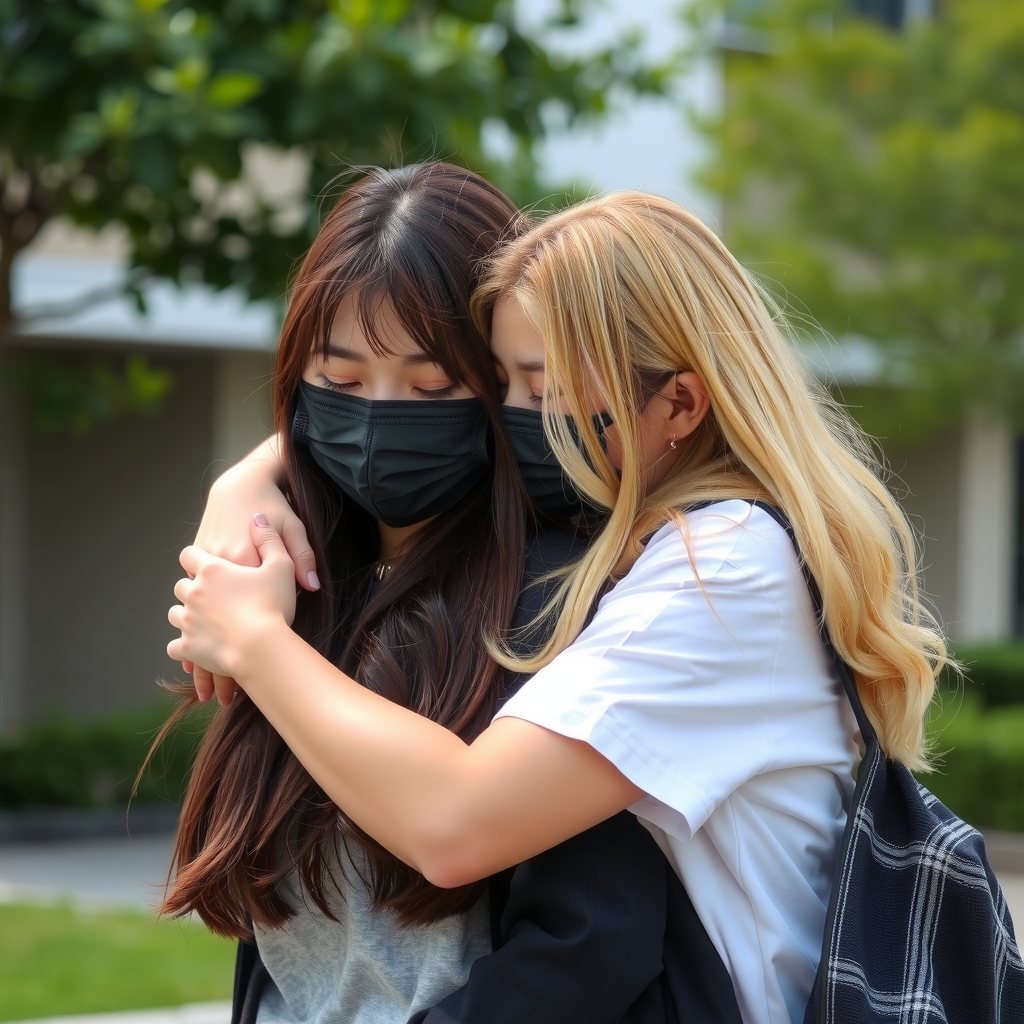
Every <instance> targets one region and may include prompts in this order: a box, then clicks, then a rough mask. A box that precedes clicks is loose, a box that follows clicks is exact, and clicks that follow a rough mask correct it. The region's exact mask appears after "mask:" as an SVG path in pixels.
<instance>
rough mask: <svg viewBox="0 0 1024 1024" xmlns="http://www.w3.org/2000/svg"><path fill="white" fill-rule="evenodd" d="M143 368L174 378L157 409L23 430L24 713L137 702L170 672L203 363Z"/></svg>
mask: <svg viewBox="0 0 1024 1024" xmlns="http://www.w3.org/2000/svg"><path fill="white" fill-rule="evenodd" d="M152 361H153V363H154V364H156V365H161V366H166V367H168V368H169V369H171V370H172V372H173V373H174V377H175V383H174V388H173V391H172V392H171V394H170V395H169V396H168V397H167V399H166V400H165V403H164V406H163V408H162V410H161V411H160V412H159V414H157V415H154V416H151V417H147V416H130V417H123V418H120V419H118V420H115V421H113V422H111V423H106V424H100V425H98V426H97V427H96V428H95V429H94V430H93V431H92V432H90V433H89V434H87V435H84V436H75V435H73V434H67V433H61V434H56V435H45V434H39V433H37V432H29V433H28V434H27V442H26V452H27V458H26V533H27V537H26V540H27V544H26V554H27V557H26V562H27V571H26V574H25V583H24V587H25V600H26V616H25V618H26V620H27V645H26V661H27V665H26V677H25V683H26V686H25V694H24V700H23V712H24V718H25V719H28V720H31V719H34V718H38V717H40V716H42V715H44V714H46V713H47V712H49V711H51V710H55V709H61V710H62V711H66V712H70V713H72V714H92V713H97V712H102V711H105V710H109V709H113V708H118V707H124V706H128V705H144V704H147V703H150V702H152V701H153V700H154V699H155V698H156V696H157V690H156V681H157V679H158V678H160V677H166V676H170V675H173V674H174V673H173V669H174V665H173V663H172V662H170V661H169V660H168V658H167V655H166V652H165V646H166V644H167V642H168V641H169V640H170V639H171V637H172V635H173V631H172V629H171V627H170V625H169V624H168V622H167V608H168V607H169V606H170V604H171V603H172V601H173V595H172V592H171V590H172V587H173V585H174V582H175V581H176V580H177V579H178V578H179V576H180V575H181V570H180V568H179V567H178V564H177V555H178V551H179V549H180V548H181V547H182V545H183V544H185V543H186V542H187V541H188V540H189V538H190V537H191V535H192V533H193V531H194V528H195V524H196V523H197V522H198V520H199V516H200V513H201V510H202V503H203V496H204V491H205V484H206V483H207V482H208V477H209V473H210V462H211V438H212V424H213V387H214V364H215V360H214V357H213V356H212V355H190V356H185V355H182V356H175V357H173V358H160V359H153V360H152Z"/></svg>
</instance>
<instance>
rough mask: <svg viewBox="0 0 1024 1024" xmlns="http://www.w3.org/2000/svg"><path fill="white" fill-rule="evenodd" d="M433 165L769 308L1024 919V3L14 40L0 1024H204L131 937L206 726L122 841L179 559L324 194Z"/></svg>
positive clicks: (124, 22)
mask: <svg viewBox="0 0 1024 1024" xmlns="http://www.w3.org/2000/svg"><path fill="white" fill-rule="evenodd" d="M431 158H444V159H449V160H453V161H455V162H458V163H463V164H465V165H466V166H469V167H472V168H474V169H476V170H479V171H481V172H483V173H484V174H486V175H487V176H488V177H490V178H491V180H493V181H494V182H495V183H496V184H498V185H499V186H500V187H502V188H504V189H506V190H507V191H508V192H509V194H510V195H512V196H513V197H514V198H515V199H516V200H517V201H518V202H519V203H521V204H523V205H531V206H533V207H535V208H541V209H543V208H555V207H558V206H562V205H565V204H567V203H571V202H573V201H575V200H578V199H580V198H583V197H585V196H587V195H590V194H594V193H597V192H602V191H607V190H612V189H621V188H640V189H644V190H647V191H651V192H656V193H659V194H662V195H666V196H669V197H670V198H672V199H674V200H676V201H678V202H680V203H682V204H684V205H686V206H688V207H689V208H691V209H693V210H695V211H696V212H697V213H698V214H699V215H700V216H701V217H703V218H704V219H705V220H707V221H708V222H709V223H711V224H712V225H713V226H714V227H715V228H716V229H717V230H719V231H720V232H721V233H722V234H723V235H724V237H725V238H726V240H727V242H728V244H729V245H730V247H731V248H732V249H733V251H734V252H735V253H736V255H737V256H738V257H739V258H740V259H741V260H742V261H743V262H744V264H745V265H746V266H747V267H748V268H750V269H751V270H752V271H753V272H754V273H755V274H757V275H758V276H759V277H760V278H761V280H762V281H763V282H764V283H765V285H766V286H767V287H768V288H769V289H770V290H771V291H772V292H773V293H774V294H775V295H776V296H777V298H778V299H779V301H780V303H781V304H782V306H783V307H784V308H785V310H786V311H787V313H788V315H789V317H790V319H791V321H792V323H793V325H794V332H793V333H794V337H793V343H794V344H795V345H797V346H798V347H799V349H800V351H801V353H802V355H803V356H804V358H805V359H806V360H807V362H808V365H809V366H810V367H811V368H812V369H813V371H814V372H815V373H816V374H818V375H819V377H820V378H821V379H822V380H823V381H824V382H825V383H826V384H827V385H828V386H829V387H830V388H831V389H833V391H834V393H835V394H836V395H837V397H838V398H839V399H840V400H841V401H842V402H843V403H844V404H846V405H847V407H848V408H849V409H850V410H851V412H852V413H853V414H854V415H855V416H856V417H857V418H858V419H859V420H860V421H861V422H862V423H863V425H864V426H865V427H866V428H867V430H868V431H869V432H870V433H871V434H872V436H874V437H875V438H877V440H878V445H879V450H880V452H881V454H882V455H883V457H884V459H885V460H886V463H887V464H888V466H889V468H890V470H891V478H890V481H889V482H890V486H891V487H892V489H893V491H894V493H895V494H896V495H897V496H898V497H899V498H900V500H901V501H902V502H903V503H904V506H905V507H906V509H907V510H908V512H909V513H910V515H911V516H912V519H913V522H914V525H915V527H916V529H917V531H918V533H919V539H920V543H921V551H922V560H923V566H924V580H925V587H926V590H927V597H928V600H929V602H930V603H931V605H932V606H933V608H934V609H935V611H936V613H937V615H938V616H939V618H940V620H941V621H942V622H943V624H944V626H945V628H946V629H947V631H948V632H949V634H950V636H951V637H952V638H953V641H954V645H955V648H956V651H957V653H958V654H959V655H960V656H961V657H962V658H963V659H964V660H965V661H966V662H967V663H968V679H967V680H966V682H965V683H964V684H963V685H959V684H955V683H954V681H951V680H944V681H943V686H942V687H941V689H940V697H939V700H938V701H937V703H936V708H935V711H934V713H933V716H932V720H931V723H930V729H931V730H932V731H933V733H934V734H935V737H936V738H935V746H936V749H937V750H938V751H940V752H941V754H942V756H941V758H940V768H939V771H938V772H937V773H935V774H932V775H930V776H929V777H928V778H927V779H926V780H925V781H926V784H927V785H928V786H929V787H930V788H932V789H933V790H934V791H935V792H936V793H937V794H938V795H939V796H940V797H941V798H942V799H943V800H944V801H945V802H947V803H948V804H949V805H950V806H951V807H953V809H954V810H956V811H957V812H958V813H959V814H961V815H962V816H963V817H965V818H967V819H968V820H969V821H971V822H972V823H974V824H976V825H978V826H979V827H981V828H983V829H984V830H986V832H987V834H988V835H989V841H990V849H991V852H992V856H993V860H994V863H995V866H996V868H997V871H998V872H999V873H1000V875H1001V877H1002V878H1003V879H1004V881H1005V883H1006V888H1007V892H1008V896H1009V898H1010V901H1011V906H1014V907H1017V908H1019V909H1018V910H1017V917H1018V919H1021V918H1024V843H1022V841H1021V840H1020V839H1019V838H1018V836H1017V834H1018V833H1024V5H1022V4H1021V3H1020V2H1019V0H641V2H639V3H637V2H635V0H632V2H631V0H505V2H499V0H221V2H209V3H205V2H198V0H0V904H2V905H0V1021H10V1020H22V1019H29V1018H40V1017H50V1016H55V1015H66V1014H74V1013H84V1012H100V1011H116V1010H134V1009H138V1008H168V1007H177V1006H180V1005H182V1004H189V1006H190V1008H189V1009H187V1010H183V1011H177V1013H176V1014H168V1013H165V1014H164V1015H163V1016H162V1017H160V1020H161V1021H163V1020H164V1019H165V1018H166V1019H167V1020H170V1019H171V1017H173V1018H174V1019H175V1020H185V1019H186V1018H187V1019H188V1020H190V1021H192V1022H195V1024H199V1022H200V1021H203V1022H205V1021H206V1020H207V1019H208V1018H209V1019H210V1020H211V1021H220V1020H222V1019H224V1018H223V1014H224V1006H223V1003H222V1002H221V1001H222V1000H224V999H226V998H227V997H228V996H229V994H230V981H231V976H230V975H231V962H232V957H233V950H232V948H231V946H230V944H229V943H226V942H223V941H221V940H219V939H216V938H214V937H212V936H210V935H208V934H207V933H205V932H204V931H203V930H202V929H201V928H200V927H199V926H198V925H197V924H195V923H188V924H186V925H181V924H178V923H173V922H163V923H160V924H159V925H158V924H157V923H155V922H154V921H153V919H152V917H151V916H148V915H147V914H146V912H145V907H146V905H147V904H148V903H152V902H153V900H154V898H155V892H156V890H155V889H153V888H146V886H145V885H144V884H143V883H158V882H160V881H161V880H162V878H163V876H164V875H165V873H166V867H167V857H168V853H169V848H170V839H169V833H170V830H171V829H173V823H174V820H175V813H176V803H177V801H178V799H179V797H180V792H181V785H182V779H183V778H184V776H185V773H186V772H187V767H188V761H189V757H190V754H191V751H192V750H193V749H194V745H195V741H196V738H197V736H198V735H199V734H200V732H201V730H202V725H203V722H202V718H201V716H200V717H199V718H198V719H197V720H195V721H193V722H191V723H189V724H188V725H186V726H185V727H184V728H182V729H180V730H179V731H178V733H176V734H175V736H174V737H173V738H172V740H171V741H170V742H169V743H168V744H167V745H166V746H165V748H164V749H163V750H162V752H161V753H160V754H159V755H158V757H157V758H156V760H155V763H154V765H153V767H152V768H151V769H150V770H149V772H148V773H147V775H146V776H145V778H144V779H143V781H142V784H141V788H140V792H139V794H138V796H137V797H136V799H135V801H134V803H133V805H132V811H131V814H130V816H129V817H128V822H127V825H128V828H129V829H130V831H131V839H128V838H126V807H127V802H128V794H129V790H130V788H131V782H132V779H133V778H134V775H135V772H136V770H137V769H138V767H139V765H140V763H141V761H142V758H143V756H144V753H145V751H146V749H147V747H148V744H149V742H150V740H151V738H152V736H153V733H154V731H155V729H156V728H157V727H158V725H159V723H160V722H161V721H162V719H163V718H164V717H165V716H166V714H167V710H168V705H167V703H166V701H164V700H162V699H161V698H160V696H159V690H158V688H157V686H156V681H157V680H158V679H159V678H173V677H174V668H175V667H174V666H173V665H171V664H170V663H169V662H168V661H167V659H166V657H165V654H164V647H165V645H166V643H167V641H168V640H169V639H170V637H171V630H170V627H169V626H168V625H167V623H166V617H165V616H166V608H167V606H168V604H169V603H170V600H171V587H172V585H173V583H174V581H175V580H176V578H177V577H178V575H179V569H178V566H177V553H178V551H179V549H180V548H181V547H182V545H183V544H185V543H187V542H188V540H189V539H190V537H191V535H192V533H193V531H194V528H195V526H196V524H197V522H198V519H199V516H200V514H201V509H202V506H203V501H204V495H205V491H206V489H207V488H208V486H209V484H210V483H211V482H212V480H213V479H215V478H216V476H217V475H218V473H220V472H221V471H223V469H225V468H226V467H227V466H228V465H229V464H230V463H231V462H232V461H233V460H235V459H237V458H238V457H240V456H241V455H243V454H244V453H245V452H246V451H247V450H249V448H251V447H252V446H253V445H254V444H256V443H257V442H258V441H259V440H261V439H262V438H263V437H264V436H265V435H266V434H267V433H268V432H269V430H270V428H271V417H270V398H269V395H270V389H269V380H270V376H269V374H270V367H271V361H272V354H273V349H274V344H275V336H276V331H277V327H278V324H279V322H280V317H281V312H282V308H283V301H284V295H285V291H286V286H287V280H288V275H289V273H290V271H291V269H292V268H293V267H294V265H295V261H296V260H297V259H298V258H299V257H300V256H301V255H302V253H303V252H304V250H305V248H306V247H307V246H308V244H309V242H310V240H311V239H312V238H313V236H314V234H315V233H316V229H317V225H318V222H319V218H320V216H321V215H322V213H323V212H324V211H325V210H326V209H327V208H329V206H330V204H331V202H332V200H333V198H334V197H335V196H336V195H337V194H338V192H339V191H340V190H341V189H342V188H343V187H344V182H345V180H346V177H345V176H346V174H351V170H352V168H354V167H358V166H360V165H366V164H383V165H388V166H393V165H397V164H400V163H408V162H412V161H417V160H424V159H431ZM211 1000H212V1001H213V1002H212V1003H210V1001H211ZM207 1003H210V1005H206V1004H207ZM193 1004H201V1005H198V1006H197V1005H193ZM157 1016H159V1015H157ZM151 1019H152V1020H153V1021H154V1022H155V1021H156V1019H157V1018H156V1017H152V1018H151Z"/></svg>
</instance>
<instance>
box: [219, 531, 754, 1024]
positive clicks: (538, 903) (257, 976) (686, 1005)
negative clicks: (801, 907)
mask: <svg viewBox="0 0 1024 1024" xmlns="http://www.w3.org/2000/svg"><path fill="white" fill-rule="evenodd" d="M582 551H583V545H582V543H581V542H579V541H577V540H575V539H574V538H573V536H572V535H571V534H568V533H566V532H564V531H561V530H548V531H546V532H545V533H543V534H541V535H540V536H538V537H536V538H534V539H533V540H532V541H531V543H530V545H529V547H528V549H527V554H526V573H525V576H526V578H525V581H524V587H523V590H522V593H521V595H520V600H519V605H518V607H517V610H516V615H515V619H514V626H516V627H522V626H526V625H527V624H529V623H530V622H531V621H532V620H533V619H534V617H535V616H536V614H537V612H538V611H539V610H540V609H541V607H542V606H543V604H544V602H545V600H546V599H547V597H548V596H549V594H550V592H551V584H550V583H540V584H538V583H536V581H537V580H538V579H539V578H540V577H542V576H544V575H545V574H546V573H548V572H549V571H550V570H552V569H556V568H559V567H560V566H562V565H565V564H566V563H567V562H569V561H570V560H572V559H574V558H576V557H578V556H579V555H580V554H582ZM527 646H530V645H529V643H528V641H526V640H522V641H521V649H522V648H525V647H527ZM524 681H525V677H520V676H514V675H512V674H509V676H508V677H507V686H506V693H505V695H504V699H508V697H510V696H511V695H512V694H513V693H514V692H515V691H516V690H517V689H518V688H519V687H520V686H521V685H522V683H523V682H524ZM490 905H491V933H492V941H493V946H494V952H492V953H490V954H488V955H487V956H483V957H480V958H479V959H478V960H476V961H475V962H474V963H473V966H472V968H471V969H470V975H469V979H468V981H467V982H466V984H465V985H464V986H462V988H460V989H458V990H457V991H455V992H453V993H452V994H451V995H449V996H448V997H447V998H445V999H444V1000H442V1001H441V1002H440V1003H439V1004H438V1005H437V1006H435V1007H433V1008H431V1009H429V1010H422V1011H420V1012H418V1013H416V1014H415V1015H414V1016H413V1017H412V1018H411V1020H410V1021H409V1024H677V1022H678V1024H740V1016H739V1009H738V1007H737V1005H736V997H735V995H734V993H733V988H732V982H731V981H730V979H729V975H728V972H727V971H726V969H725V966H724V964H723V963H722V960H721V958H720V957H719V955H718V953H717V951H716V950H715V948H714V946H713V945H712V943H711V940H710V939H709V938H708V935H707V932H706V931H705V930H704V927H703V925H702V924H701V923H700V920H699V919H698V917H697V915H696V913H695V911H694V909H693V906H692V904H691V903H690V900H689V897H688V896H687V894H686V890H685V889H684V888H683V885H682V883H681V882H680V881H679V879H678V877H677V876H676V874H675V872H674V871H673V870H672V867H671V865H670V864H669V862H668V860H667V859H666V858H665V856H664V854H663V853H662V852H661V849H660V848H659V847H658V845H657V843H656V842H655V841H654V838H653V837H652V836H651V834H650V833H649V832H648V831H647V830H646V829H645V828H644V827H643V826H642V825H641V824H640V823H639V821H637V819H636V817H635V816H634V815H633V814H631V813H630V812H628V811H623V812H621V813H620V814H617V815H615V816H614V817H612V818H609V819H608V820H607V821H604V822H601V824H599V825H595V826H594V827H593V828H591V829H588V830H587V831H585V832H582V833H580V834H579V835H577V836H574V837H573V838H572V839H568V840H566V841H565V842H564V843H560V844H559V845H558V846H556V847H554V848H553V849H551V850H547V851H546V852H544V853H542V854H540V855H538V856H536V857H533V858H531V859H530V860H528V861H526V862H524V863H523V864H520V865H518V866H517V867H515V868H511V869H509V870H508V871H504V872H501V873H500V874H498V875H496V876H495V877H494V878H492V879H491V882H490ZM266 979H267V972H266V968H265V967H264V966H263V964H262V963H261V962H260V959H259V953H258V951H257V949H256V946H255V944H254V943H246V942H242V943H240V944H239V947H238V957H237V960H236V968H235V992H234V1002H233V1006H232V1024H254V1022H255V1020H256V1011H257V1007H258V1005H259V998H260V993H261V992H262V989H263V985H264V984H265V983H266Z"/></svg>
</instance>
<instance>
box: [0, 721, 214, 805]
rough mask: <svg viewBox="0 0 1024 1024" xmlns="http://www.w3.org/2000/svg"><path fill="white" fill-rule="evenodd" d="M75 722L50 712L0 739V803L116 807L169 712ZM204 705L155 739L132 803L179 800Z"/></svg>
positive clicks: (123, 799)
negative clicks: (157, 742) (159, 739)
mask: <svg viewBox="0 0 1024 1024" xmlns="http://www.w3.org/2000/svg"><path fill="white" fill-rule="evenodd" d="M171 706H172V705H171V703H170V702H169V701H162V702H161V703H160V704H159V705H154V706H152V707H149V708H144V709H142V710H133V711H122V712H119V713H117V714H115V715H108V716H104V717H102V718H95V719H91V720H87V721H84V722H83V721H76V720H74V719H71V718H69V717H67V716H66V715H65V716H57V715H55V716H51V717H50V718H47V719H45V720H44V721H42V722H40V723H38V724H36V725H33V726H30V727H27V728H25V729H23V730H21V731H20V732H19V733H18V734H17V735H16V736H14V737H12V738H10V739H8V740H6V741H4V742H2V743H0V808H3V809H6V810H13V809H16V808H22V807H110V806H123V805H124V804H126V803H127V801H128V797H129V794H130V793H131V788H132V783H133V782H134V780H135V776H136V773H137V772H138V770H139V767H140V766H141V764H142V762H143V760H144V759H145V756H146V752H147V751H148V750H149V746H150V743H151V742H152V740H153V737H154V736H155V735H156V732H157V730H158V729H159V728H160V726H161V724H162V723H163V722H164V721H165V720H166V718H167V716H168V714H169V713H170V710H171ZM208 715H209V711H208V709H206V708H203V709H200V710H197V711H196V712H194V713H192V714H190V715H189V716H188V718H187V720H186V721H185V722H183V723H182V724H181V725H180V726H179V727H178V728H177V729H176V730H175V731H174V732H173V733H172V734H171V735H170V736H168V738H167V739H166V740H165V741H164V743H163V744H162V745H161V747H160V749H159V750H158V751H157V753H156V756H155V757H154V758H153V762H152V764H151V765H150V767H149V768H148V769H147V771H146V774H145V776H144V777H143V779H142V781H141V784H140V786H139V792H138V795H137V796H136V800H138V801H139V802H140V803H148V802H155V801H167V800H169V801H171V802H173V803H179V802H180V800H181V796H182V793H183V792H184V785H185V780H186V777H187V774H188V769H189V766H190V764H191V763H192V757H193V756H194V752H195V748H196V745H197V743H198V740H199V737H200V736H201V734H202V731H203V728H204V727H205V722H206V720H207V719H208Z"/></svg>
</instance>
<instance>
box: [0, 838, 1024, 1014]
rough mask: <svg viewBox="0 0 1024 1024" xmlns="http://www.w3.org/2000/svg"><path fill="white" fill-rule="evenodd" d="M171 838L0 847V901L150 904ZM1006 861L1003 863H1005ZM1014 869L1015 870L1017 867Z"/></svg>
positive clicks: (1006, 874) (1020, 927)
mask: <svg viewBox="0 0 1024 1024" xmlns="http://www.w3.org/2000/svg"><path fill="white" fill-rule="evenodd" d="M1011 838H1012V841H1013V844H1014V849H1012V850H1010V851H1009V854H1007V853H1003V855H1002V858H999V857H998V856H997V855H996V854H997V851H996V850H995V849H993V850H992V854H993V856H992V859H993V862H994V863H995V865H996V871H997V874H998V875H999V881H1000V883H1001V884H1002V886H1003V891H1004V892H1005V893H1006V900H1007V902H1008V903H1009V905H1010V913H1011V915H1012V916H1013V920H1014V922H1015V924H1016V925H1017V932H1018V934H1021V933H1022V932H1024V872H1021V865H1020V857H1019V855H1018V851H1017V850H1016V845H1017V844H1019V842H1020V841H1019V839H1017V837H1011ZM172 843H173V840H172V838H171V837H170V836H143V837H139V838H137V839H134V840H129V839H87V840H79V841H76V842H68V843H33V844H28V843H26V844H13V845H8V846H4V845H0V902H21V901H24V900H27V901H36V900H40V901H46V902H48V901H51V900H54V899H62V898H63V899H71V900H72V902H75V903H78V904H79V905H82V906H87V907H90V908H101V907H118V906H121V907H135V908H138V909H146V908H151V907H152V906H153V905H154V904H155V903H156V902H157V900H158V899H159V893H160V890H161V888H162V885H163V881H164V879H165V878H166V876H167V866H168V863H169V862H170V856H171V847H172ZM1004 865H1005V866H1004ZM1011 865H1012V868H1013V870H1012V871H1011V870H1007V867H1009V866H1011ZM1019 872H1020V873H1019ZM230 1017H231V1007H230V1004H228V1003H197V1004H195V1005H192V1006H182V1007H179V1008H177V1009H173V1010H135V1011H127V1012H124V1013H103V1014H100V1013H94V1014H85V1015H83V1016H79V1017H52V1018H49V1019H48V1020H45V1021H37V1022H32V1024H228V1022H229V1020H230Z"/></svg>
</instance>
